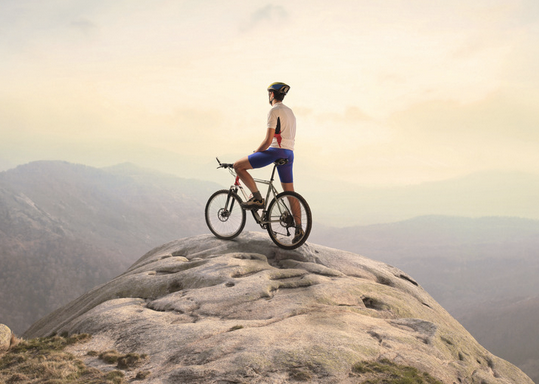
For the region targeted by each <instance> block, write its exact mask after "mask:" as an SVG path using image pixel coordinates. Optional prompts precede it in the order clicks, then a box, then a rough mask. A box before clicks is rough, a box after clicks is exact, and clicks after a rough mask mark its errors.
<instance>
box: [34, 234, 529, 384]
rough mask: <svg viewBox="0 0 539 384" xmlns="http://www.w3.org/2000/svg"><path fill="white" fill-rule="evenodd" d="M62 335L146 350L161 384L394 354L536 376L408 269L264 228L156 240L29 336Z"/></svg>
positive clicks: (395, 358)
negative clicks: (280, 240) (469, 326)
mask: <svg viewBox="0 0 539 384" xmlns="http://www.w3.org/2000/svg"><path fill="white" fill-rule="evenodd" d="M63 332H67V333H90V334H92V335H94V338H93V340H95V341H91V342H90V345H89V347H88V348H92V344H91V343H93V342H95V343H99V346H97V344H96V345H95V346H94V348H95V349H99V348H101V349H102V348H114V349H117V350H119V351H121V352H123V353H127V352H137V353H141V354H142V353H143V354H147V355H149V360H148V362H147V363H146V366H145V367H144V369H145V370H147V371H149V372H151V374H150V375H149V376H148V378H147V379H146V381H147V382H155V383H176V382H190V383H218V382H219V383H225V382H250V383H274V382H275V383H277V382H279V383H288V382H297V381H298V380H303V381H311V382H317V383H360V382H362V381H363V380H362V372H363V371H362V370H359V369H355V368H354V367H356V368H357V367H358V363H362V362H372V361H391V362H393V363H396V364H399V366H408V367H415V368H417V369H418V370H419V371H422V372H427V373H428V374H430V375H431V376H432V377H434V378H436V379H437V380H438V381H440V382H443V383H447V384H452V383H459V384H462V383H468V384H472V383H489V384H492V383H499V384H508V383H514V384H533V383H532V381H531V380H530V379H529V378H528V377H527V376H526V375H525V374H523V373H522V372H521V371H520V370H519V369H518V368H516V367H515V366H513V365H512V364H510V363H508V362H506V361H504V360H502V359H499V358H497V357H496V356H493V355H492V354H491V353H489V352H488V351H487V350H485V349H484V348H483V347H482V346H481V345H479V344H478V343H477V342H476V341H475V340H474V339H473V338H472V336H471V335H470V334H469V333H468V332H467V331H466V330H465V329H464V328H463V327H462V326H461V325H460V324H459V323H458V322H457V321H456V320H455V319H453V318H452V317H451V316H450V315H449V314H448V313H447V312H446V311H445V310H444V309H443V308H442V307H441V306H440V305H439V304H438V303H437V302H436V301H434V300H433V299H432V298H431V297H430V296H429V294H428V293H427V292H425V291H424V290H423V289H422V288H421V286H419V284H418V283H417V282H416V281H415V280H414V279H413V278H412V277H410V276H408V275H407V274H406V273H404V272H402V271H400V270H398V269H396V268H394V267H391V266H389V265H387V264H384V263H380V262H377V261H374V260H370V259H368V258H365V257H362V256H360V255H356V254H352V253H348V252H344V251H339V250H335V249H331V248H327V247H322V246H318V245H313V244H307V245H304V246H302V247H301V248H299V249H297V250H294V251H284V250H281V249H279V248H277V247H275V246H274V245H273V243H272V242H271V241H270V240H269V238H268V237H267V235H265V234H260V233H249V232H248V233H244V234H243V235H241V236H240V237H239V238H237V239H236V240H234V241H222V240H218V239H216V238H215V237H213V236H209V235H203V236H198V237H193V238H188V239H184V240H179V241H175V242H172V243H169V244H166V245H163V246H161V247H159V248H156V249H154V250H153V251H151V252H149V253H147V254H146V255H144V256H143V257H142V258H140V259H139V260H138V261H137V262H136V263H135V264H134V265H133V266H132V267H131V268H129V270H128V271H127V272H125V273H124V274H122V275H121V276H118V277H117V278H115V279H114V280H112V281H110V282H109V283H107V284H104V285H102V286H100V287H97V288H95V289H93V290H92V291H90V292H88V293H86V294H85V295H83V296H81V297H80V298H79V299H77V300H75V301H73V302H72V303H70V304H69V305H67V306H65V307H63V308H60V309H59V310H57V311H55V312H53V313H51V314H50V315H48V316H46V317H45V318H43V319H41V320H40V321H38V322H37V323H35V324H34V325H33V326H32V327H31V328H30V329H29V330H28V331H27V332H26V333H25V335H24V337H26V338H30V337H36V336H46V335H51V334H53V333H63Z"/></svg>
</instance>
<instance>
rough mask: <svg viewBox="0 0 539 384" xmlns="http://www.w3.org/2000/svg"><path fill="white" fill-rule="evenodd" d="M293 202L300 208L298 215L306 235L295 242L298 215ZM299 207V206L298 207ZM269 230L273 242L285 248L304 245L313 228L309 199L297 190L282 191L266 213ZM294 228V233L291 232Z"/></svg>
mask: <svg viewBox="0 0 539 384" xmlns="http://www.w3.org/2000/svg"><path fill="white" fill-rule="evenodd" d="M293 204H297V206H296V207H298V208H299V211H298V212H297V215H299V217H301V228H302V229H303V231H304V235H303V237H302V238H301V239H299V240H297V241H296V242H293V239H294V237H295V236H294V233H295V229H296V226H297V224H296V222H297V221H298V220H297V219H296V216H297V215H294V214H293V213H292V211H293V209H292V206H293ZM296 209H297V208H296ZM265 218H266V220H265V221H266V222H267V224H266V225H267V231H268V234H269V236H270V238H271V240H273V242H274V243H275V244H276V245H277V246H278V247H280V248H283V249H296V248H298V247H300V246H302V245H303V244H304V243H305V242H306V241H307V238H308V237H309V235H310V233H311V228H312V214H311V208H310V207H309V204H307V201H306V200H305V199H304V198H303V196H301V195H300V194H299V193H297V192H291V191H286V192H281V193H279V194H278V195H277V196H276V197H275V198H274V199H273V200H272V201H271V203H270V205H269V207H268V211H267V213H266V217H265ZM290 229H293V233H290Z"/></svg>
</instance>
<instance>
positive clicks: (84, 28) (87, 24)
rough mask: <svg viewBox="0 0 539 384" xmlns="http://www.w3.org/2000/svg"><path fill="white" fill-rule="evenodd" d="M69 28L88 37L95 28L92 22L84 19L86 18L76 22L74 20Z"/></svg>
mask: <svg viewBox="0 0 539 384" xmlns="http://www.w3.org/2000/svg"><path fill="white" fill-rule="evenodd" d="M70 27H72V28H74V29H75V30H78V31H80V32H81V33H83V34H84V35H89V34H90V33H92V31H94V30H95V29H96V28H97V26H96V24H95V23H93V22H92V21H90V20H88V19H86V18H80V19H77V20H74V21H72V22H71V23H70Z"/></svg>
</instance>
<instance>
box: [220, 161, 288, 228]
mask: <svg viewBox="0 0 539 384" xmlns="http://www.w3.org/2000/svg"><path fill="white" fill-rule="evenodd" d="M217 161H218V162H219V159H217ZM219 164H221V162H219ZM277 166H278V165H277V164H274V166H273V170H272V172H271V177H270V179H269V180H264V179H257V178H253V180H254V181H255V182H256V183H257V184H265V185H267V186H268V191H267V193H266V200H265V204H264V208H263V209H262V215H261V214H259V213H258V210H253V211H251V212H252V214H253V218H254V219H255V221H256V223H257V224H258V225H260V226H261V227H262V228H263V229H265V226H266V224H268V223H270V221H269V220H268V219H265V217H266V209H267V207H268V203H269V201H270V197H273V198H276V197H277V195H278V194H279V191H277V188H275V186H274V185H273V181H274V180H275V170H276V169H277ZM228 169H229V172H230V173H231V174H232V175H233V176H235V177H236V179H235V181H234V184H233V185H232V186H231V187H230V190H231V191H233V192H234V193H236V194H237V193H238V190H240V191H241V194H242V196H243V198H244V199H245V201H247V200H249V196H248V195H247V193H246V192H245V190H244V189H243V186H242V185H241V183H240V177H239V176H238V175H236V173H235V172H234V171H233V168H232V167H230V166H229V167H228ZM226 206H227V207H228V201H227V204H226ZM279 211H280V213H281V214H282V213H283V211H282V207H281V206H279Z"/></svg>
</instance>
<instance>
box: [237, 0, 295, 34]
mask: <svg viewBox="0 0 539 384" xmlns="http://www.w3.org/2000/svg"><path fill="white" fill-rule="evenodd" d="M287 19H288V13H287V12H286V10H285V9H284V8H283V7H281V6H278V5H277V6H276V5H272V4H268V5H266V6H264V7H262V8H258V9H257V10H256V11H254V12H253V13H252V14H251V17H250V18H249V20H248V21H246V22H244V23H243V24H242V26H241V27H240V31H242V32H247V31H250V30H252V29H255V28H256V27H257V26H258V25H260V24H263V23H266V24H267V25H268V26H272V27H274V28H275V29H276V30H278V28H279V26H281V25H282V23H283V22H284V21H286V20H287Z"/></svg>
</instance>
